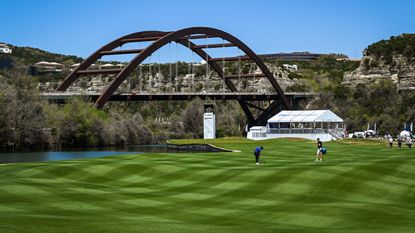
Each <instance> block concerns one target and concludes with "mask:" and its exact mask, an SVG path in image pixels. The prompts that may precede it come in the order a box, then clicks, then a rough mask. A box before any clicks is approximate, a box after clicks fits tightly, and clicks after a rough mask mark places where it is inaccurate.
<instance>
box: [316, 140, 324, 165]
mask: <svg viewBox="0 0 415 233" xmlns="http://www.w3.org/2000/svg"><path fill="white" fill-rule="evenodd" d="M321 148H323V143H322V142H321V141H320V138H317V154H316V161H323V153H322V152H321Z"/></svg>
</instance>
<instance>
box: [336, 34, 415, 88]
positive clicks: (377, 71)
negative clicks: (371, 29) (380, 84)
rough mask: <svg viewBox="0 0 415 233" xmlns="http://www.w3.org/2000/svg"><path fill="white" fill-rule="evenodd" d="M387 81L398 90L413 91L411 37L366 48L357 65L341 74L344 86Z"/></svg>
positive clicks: (414, 60)
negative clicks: (354, 68) (355, 67)
mask: <svg viewBox="0 0 415 233" xmlns="http://www.w3.org/2000/svg"><path fill="white" fill-rule="evenodd" d="M382 79H387V80H391V81H392V82H393V83H395V84H396V86H397V88H398V89H399V90H415V34H403V35H400V36H397V37H391V38H390V39H389V40H382V41H379V42H376V43H374V44H372V45H370V46H369V47H368V48H367V49H366V50H365V54H364V57H363V58H362V60H361V62H360V66H359V67H358V68H357V69H356V70H354V71H352V72H348V73H345V75H344V79H343V83H344V84H345V85H351V86H353V85H357V84H367V83H370V82H376V81H379V80H382Z"/></svg>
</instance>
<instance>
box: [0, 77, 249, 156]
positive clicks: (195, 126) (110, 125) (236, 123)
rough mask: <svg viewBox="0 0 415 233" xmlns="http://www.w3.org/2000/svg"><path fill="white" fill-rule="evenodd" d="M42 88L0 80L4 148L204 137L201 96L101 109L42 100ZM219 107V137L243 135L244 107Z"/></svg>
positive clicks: (77, 101) (22, 80) (27, 80)
mask: <svg viewBox="0 0 415 233" xmlns="http://www.w3.org/2000/svg"><path fill="white" fill-rule="evenodd" d="M0 77H1V76H0ZM37 86H38V82H37V81H36V80H35V79H33V77H31V76H26V75H24V74H15V75H13V76H11V77H8V78H5V77H1V78H0V148H7V147H12V148H31V147H41V148H49V147H85V146H122V145H137V144H152V143H163V142H165V141H166V140H168V139H170V138H200V137H202V136H203V112H204V107H203V104H204V102H203V101H202V100H200V99H196V100H193V101H191V102H163V101H161V102H148V103H108V104H107V105H106V107H105V108H104V109H97V108H95V107H94V106H93V103H92V102H91V101H89V100H87V99H82V98H73V99H70V100H69V101H68V102H67V103H65V104H63V105H58V104H54V103H49V102H48V101H45V100H42V99H41V98H40V96H39V93H38V88H37ZM215 105H217V106H216V109H217V117H218V125H217V128H218V136H241V135H242V129H243V127H244V124H245V118H244V115H243V113H242V111H241V110H240V109H239V106H238V105H237V104H236V103H231V102H221V101H218V102H217V103H215ZM160 119H162V120H160Z"/></svg>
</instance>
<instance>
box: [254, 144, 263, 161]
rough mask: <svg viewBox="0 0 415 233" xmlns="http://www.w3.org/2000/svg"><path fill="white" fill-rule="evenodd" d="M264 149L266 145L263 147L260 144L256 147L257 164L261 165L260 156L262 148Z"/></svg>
mask: <svg viewBox="0 0 415 233" xmlns="http://www.w3.org/2000/svg"><path fill="white" fill-rule="evenodd" d="M263 149H264V147H262V146H258V147H256V148H255V151H254V155H255V163H256V165H259V156H261V150H263Z"/></svg>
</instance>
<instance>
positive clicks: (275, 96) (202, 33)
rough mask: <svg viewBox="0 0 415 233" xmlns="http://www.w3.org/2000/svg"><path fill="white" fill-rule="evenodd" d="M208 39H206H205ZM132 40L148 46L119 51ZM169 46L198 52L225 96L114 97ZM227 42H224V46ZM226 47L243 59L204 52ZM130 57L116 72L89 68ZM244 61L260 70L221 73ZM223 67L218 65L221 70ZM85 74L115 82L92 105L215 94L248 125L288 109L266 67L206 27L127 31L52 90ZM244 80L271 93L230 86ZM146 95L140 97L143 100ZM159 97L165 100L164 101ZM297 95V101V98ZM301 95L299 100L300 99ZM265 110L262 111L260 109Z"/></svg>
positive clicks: (219, 32) (244, 47)
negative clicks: (264, 84) (262, 82)
mask: <svg viewBox="0 0 415 233" xmlns="http://www.w3.org/2000/svg"><path fill="white" fill-rule="evenodd" d="M204 38H206V39H207V38H218V39H222V42H223V43H212V44H209V43H206V44H197V43H196V42H195V40H196V41H197V39H204ZM206 41H207V40H206ZM135 42H148V43H150V44H149V45H148V46H146V47H144V48H136V49H123V48H122V46H123V45H125V44H129V43H135ZM172 42H175V43H177V44H180V45H182V46H184V47H186V48H188V49H190V50H191V51H192V52H193V53H195V54H197V55H198V56H200V58H202V59H203V60H205V61H206V66H209V69H212V70H213V71H214V72H216V73H217V75H218V76H219V77H220V78H221V79H222V82H224V85H226V87H227V88H228V91H229V93H206V92H200V93H193V94H188V93H187V94H186V93H173V94H154V95H152V94H149V95H140V93H138V94H137V93H134V95H124V96H125V98H124V97H123V96H122V95H118V94H114V92H116V91H117V89H118V87H120V85H121V84H122V83H123V82H124V81H125V80H126V79H127V78H128V76H129V75H130V74H131V73H132V72H133V71H134V69H135V68H136V67H137V66H139V65H140V64H142V63H143V62H144V61H145V60H146V59H147V58H148V57H150V56H151V55H152V54H153V53H155V52H156V51H157V50H159V49H160V48H162V47H163V46H165V45H168V44H170V43H172ZM225 42H226V43H225ZM228 47H237V48H238V49H239V50H240V51H242V52H243V53H244V55H243V56H234V57H211V56H210V55H209V54H208V53H207V51H208V50H209V49H213V48H216V49H221V48H228ZM123 54H133V55H134V57H133V58H132V60H130V61H129V62H128V64H127V65H125V66H124V67H120V68H117V69H114V68H111V69H94V68H93V64H95V63H96V62H97V61H98V60H99V59H101V58H102V57H104V56H112V55H123ZM241 61H248V62H251V63H252V64H254V65H255V66H256V67H257V69H256V70H260V71H261V72H260V73H258V72H254V73H251V74H241V72H240V71H239V72H238V73H237V74H227V73H226V72H225V71H224V66H225V62H241ZM221 64H222V66H221ZM85 75H113V76H114V79H113V80H112V81H111V82H110V83H109V85H108V86H107V87H106V88H104V90H103V92H102V93H100V94H99V96H97V95H95V97H94V98H93V100H94V101H95V106H96V107H98V108H102V107H103V106H104V105H105V103H106V102H107V101H126V100H131V99H135V100H136V101H140V100H141V101H152V100H188V99H191V98H193V97H199V98H202V99H203V97H206V98H209V95H210V96H214V97H215V96H216V98H214V99H223V100H235V101H238V103H239V105H240V106H241V108H242V110H243V112H244V113H245V115H246V117H247V121H248V123H249V124H250V125H253V124H264V121H265V122H266V120H267V119H268V117H270V116H271V115H273V114H276V113H277V112H279V111H280V110H281V109H292V103H293V98H292V96H291V99H289V98H288V97H287V96H286V95H285V94H284V92H283V90H282V89H281V87H280V85H279V84H278V82H277V80H276V79H275V77H274V75H273V73H272V72H271V71H270V70H269V69H268V67H267V66H266V65H265V63H264V62H263V61H262V60H261V58H260V57H259V56H258V55H257V54H256V53H255V52H253V51H252V50H251V49H250V48H249V47H248V46H247V45H246V44H245V43H243V42H242V41H240V40H239V39H238V38H236V37H235V36H233V35H231V34H229V33H227V32H224V31H222V30H218V29H215V28H209V27H190V28H185V29H181V30H177V31H172V32H163V31H143V32H137V33H132V34H129V35H125V36H122V37H120V38H118V39H115V40H113V41H111V42H110V43H108V44H106V45H104V46H103V47H101V48H100V49H98V50H97V51H96V52H94V53H93V54H91V55H90V56H89V57H88V58H87V59H85V60H84V61H83V62H82V63H81V64H80V65H79V66H78V67H77V68H75V69H74V70H73V71H72V72H71V73H70V74H69V75H68V76H67V77H66V78H65V79H64V80H63V81H62V82H61V83H60V84H59V86H58V88H57V89H56V91H57V92H64V91H66V90H67V89H68V87H69V86H70V85H71V84H72V83H74V82H75V81H76V80H77V79H80V78H82V76H85ZM248 78H263V79H266V80H267V81H268V82H269V85H270V87H271V89H272V92H271V93H244V92H243V90H240V89H238V88H237V86H236V85H235V83H234V80H235V79H248ZM143 96H145V97H143ZM163 96H164V97H163ZM297 97H299V96H298V95H297ZM302 97H306V96H300V98H302ZM258 101H267V104H265V105H264V104H262V105H258V104H256V103H257V102H258ZM264 106H266V107H264ZM254 113H256V114H254Z"/></svg>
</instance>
